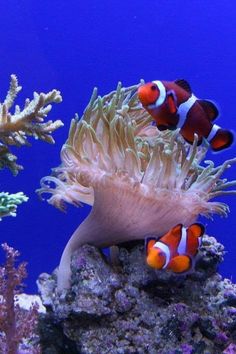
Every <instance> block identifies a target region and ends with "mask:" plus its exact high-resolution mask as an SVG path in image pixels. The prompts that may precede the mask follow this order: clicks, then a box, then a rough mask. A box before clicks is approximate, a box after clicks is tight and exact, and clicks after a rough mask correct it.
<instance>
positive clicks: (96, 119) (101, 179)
mask: <svg viewBox="0 0 236 354" xmlns="http://www.w3.org/2000/svg"><path fill="white" fill-rule="evenodd" d="M137 87H138V85H137V86H132V87H128V88H122V87H121V85H120V84H119V85H118V87H117V90H116V91H114V92H111V93H110V94H108V95H106V96H104V97H97V90H96V89H95V90H94V92H93V95H92V98H91V100H90V102H89V104H88V106H87V108H86V110H85V112H84V114H83V117H82V118H81V119H80V120H79V119H78V117H76V118H75V119H73V120H72V122H71V127H70V131H69V137H68V139H67V141H66V143H65V144H64V146H63V147H62V150H61V160H62V164H61V165H60V166H59V167H57V168H54V169H53V173H52V176H47V177H45V178H43V179H42V180H41V189H40V190H38V192H39V194H42V193H50V194H51V197H50V199H49V203H51V204H53V205H54V206H56V207H58V208H60V209H62V210H64V202H67V203H71V204H73V205H75V206H78V205H80V203H81V202H84V203H87V204H90V205H92V206H93V208H92V211H91V213H90V215H89V216H88V217H87V219H86V220H85V221H84V222H83V223H82V224H81V225H80V226H79V227H78V229H77V230H76V231H75V232H74V234H73V235H72V237H71V239H70V240H69V242H68V244H67V246H66V248H65V250H64V252H63V255H62V258H61V261H60V265H59V271H58V289H62V288H64V287H68V286H69V280H70V274H71V273H70V260H71V255H72V253H73V252H74V251H75V249H76V248H78V247H79V246H81V245H83V244H85V243H89V244H92V245H94V246H97V247H104V246H112V245H116V244H119V243H121V242H125V241H130V240H135V239H143V238H144V237H145V235H147V234H154V235H156V236H159V235H162V234H164V233H165V232H167V231H168V230H169V229H170V228H171V227H173V225H176V224H178V223H182V224H184V225H185V226H188V225H189V224H191V223H193V222H194V221H195V220H196V218H197V217H198V215H199V214H201V215H205V216H207V217H211V216H212V214H214V213H217V214H219V215H221V216H225V215H227V212H228V206H227V205H226V204H224V203H220V202H210V201H209V200H210V199H212V198H214V197H216V196H218V195H222V194H227V193H235V191H232V190H231V191H225V189H226V188H228V187H231V186H233V185H235V184H236V181H232V182H227V180H225V179H223V180H221V179H220V177H221V175H222V173H223V172H224V171H225V169H226V168H228V167H229V166H230V165H231V164H232V163H235V162H236V159H232V160H229V161H226V162H224V163H223V164H222V166H219V167H215V166H214V163H213V162H212V161H206V166H205V167H203V166H200V163H201V161H202V160H203V158H204V157H205V154H206V152H207V146H200V147H199V146H197V136H196V137H195V140H194V143H193V145H192V146H190V145H188V144H186V143H185V142H184V141H183V139H182V138H181V136H180V135H179V133H178V131H176V132H174V133H173V132H165V133H161V132H159V131H158V130H157V129H156V127H154V126H152V123H151V122H152V119H151V117H150V116H149V115H148V113H147V112H146V111H144V109H143V108H142V107H141V105H140V103H139V101H138V99H137V94H136V90H137ZM50 183H53V184H54V188H53V187H52V185H51V184H50Z"/></svg>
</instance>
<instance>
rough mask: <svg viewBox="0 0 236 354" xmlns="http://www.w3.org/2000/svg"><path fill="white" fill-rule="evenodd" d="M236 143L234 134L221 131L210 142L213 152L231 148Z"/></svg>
mask: <svg viewBox="0 0 236 354" xmlns="http://www.w3.org/2000/svg"><path fill="white" fill-rule="evenodd" d="M233 141H234V136H233V133H231V131H229V130H223V129H219V130H218V131H217V133H216V135H215V136H214V138H213V139H212V140H211V141H210V145H211V148H212V150H214V151H220V150H223V149H226V148H227V147H229V146H230V145H231V144H232V143H233Z"/></svg>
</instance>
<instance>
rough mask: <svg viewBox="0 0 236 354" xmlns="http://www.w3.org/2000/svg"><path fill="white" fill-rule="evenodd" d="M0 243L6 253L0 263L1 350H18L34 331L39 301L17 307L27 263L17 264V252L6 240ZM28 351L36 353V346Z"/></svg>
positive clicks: (11, 352)
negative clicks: (27, 309)
mask: <svg viewBox="0 0 236 354" xmlns="http://www.w3.org/2000/svg"><path fill="white" fill-rule="evenodd" d="M1 246H2V248H3V250H4V252H5V254H6V262H5V264H4V265H3V266H1V267H0V296H1V299H0V331H1V337H0V351H1V353H6V354H14V353H21V351H18V349H19V345H20V344H21V343H22V342H23V340H25V339H29V338H31V337H32V336H33V334H34V333H35V329H36V325H37V320H38V305H37V304H36V303H35V304H33V305H32V306H31V308H30V310H29V311H23V310H22V309H21V308H20V306H19V304H18V301H17V296H18V295H19V293H20V289H21V288H22V286H23V279H24V278H26V277H27V271H26V263H25V262H22V263H20V264H19V265H18V266H16V261H17V258H18V257H19V255H20V253H19V252H18V251H17V250H15V249H14V248H12V247H9V246H8V245H7V244H6V243H4V244H2V245H1ZM24 352H25V351H24ZM25 353H26V352H25ZM31 353H39V348H37V346H36V348H35V349H34V350H32V351H31Z"/></svg>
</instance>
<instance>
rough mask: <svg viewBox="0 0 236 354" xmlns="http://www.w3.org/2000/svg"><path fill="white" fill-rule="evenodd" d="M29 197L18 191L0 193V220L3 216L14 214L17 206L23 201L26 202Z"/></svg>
mask: <svg viewBox="0 0 236 354" xmlns="http://www.w3.org/2000/svg"><path fill="white" fill-rule="evenodd" d="M28 199H29V198H28V197H27V196H26V195H25V194H24V193H23V192H18V193H15V194H9V193H8V192H1V193H0V220H1V219H2V217H3V216H16V210H17V206H18V205H20V204H21V203H23V202H27V200H28Z"/></svg>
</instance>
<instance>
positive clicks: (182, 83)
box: [175, 79, 192, 93]
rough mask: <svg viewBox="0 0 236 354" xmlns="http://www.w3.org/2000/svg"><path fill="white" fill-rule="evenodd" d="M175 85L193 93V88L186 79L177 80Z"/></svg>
mask: <svg viewBox="0 0 236 354" xmlns="http://www.w3.org/2000/svg"><path fill="white" fill-rule="evenodd" d="M175 84H176V85H178V86H179V87H181V88H182V89H184V90H185V91H187V92H189V93H192V89H191V86H190V85H189V83H188V81H186V80H184V79H177V80H175Z"/></svg>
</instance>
